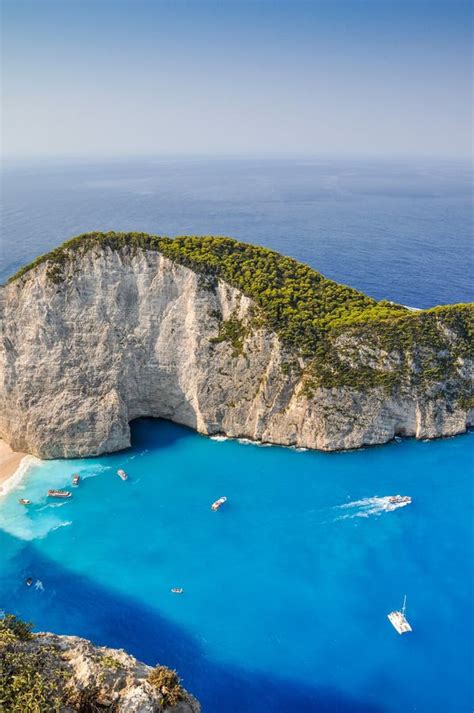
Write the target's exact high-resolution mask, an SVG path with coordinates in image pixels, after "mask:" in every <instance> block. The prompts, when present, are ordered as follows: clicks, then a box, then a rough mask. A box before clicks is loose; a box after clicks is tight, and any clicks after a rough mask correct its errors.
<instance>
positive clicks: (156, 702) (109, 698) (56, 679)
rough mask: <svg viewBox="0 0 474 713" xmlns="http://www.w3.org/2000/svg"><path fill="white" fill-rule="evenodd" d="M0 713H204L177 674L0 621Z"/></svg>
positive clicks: (120, 653)
mask: <svg viewBox="0 0 474 713" xmlns="http://www.w3.org/2000/svg"><path fill="white" fill-rule="evenodd" d="M0 710H1V711H5V713H6V712H7V711H11V712H12V713H74V711H77V712H78V713H79V712H81V711H82V712H83V713H85V711H110V712H111V713H112V711H113V713H165V712H166V713H200V710H201V707H200V705H199V703H198V702H197V701H196V699H195V698H193V696H191V695H190V694H189V693H188V692H187V691H185V690H184V688H182V686H181V684H180V682H179V678H178V676H177V674H176V672H174V671H171V670H170V669H169V668H166V667H165V666H156V667H155V668H152V667H151V666H147V665H146V664H144V663H141V662H140V661H137V660H136V659H135V658H133V656H130V655H129V654H127V653H125V651H122V650H118V649H109V648H106V647H105V646H94V645H93V644H92V643H91V642H90V641H87V640H86V639H81V638H79V637H78V636H58V635H56V634H33V633H32V632H31V626H30V625H29V624H26V623H25V622H22V621H21V620H19V619H17V618H16V617H14V616H12V615H7V616H6V617H4V618H2V619H0Z"/></svg>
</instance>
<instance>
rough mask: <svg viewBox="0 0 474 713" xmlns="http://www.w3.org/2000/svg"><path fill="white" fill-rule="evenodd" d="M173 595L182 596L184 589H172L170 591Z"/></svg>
mask: <svg viewBox="0 0 474 713" xmlns="http://www.w3.org/2000/svg"><path fill="white" fill-rule="evenodd" d="M171 591H172V592H173V594H182V593H183V592H184V589H183V588H182V587H173V589H172V590H171Z"/></svg>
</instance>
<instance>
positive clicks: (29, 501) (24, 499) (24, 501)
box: [18, 498, 31, 505]
mask: <svg viewBox="0 0 474 713" xmlns="http://www.w3.org/2000/svg"><path fill="white" fill-rule="evenodd" d="M18 502H19V503H20V505H29V504H30V503H31V500H28V498H20V499H19V501H18Z"/></svg>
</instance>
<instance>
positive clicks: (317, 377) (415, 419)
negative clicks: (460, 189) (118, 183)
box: [0, 233, 474, 458]
mask: <svg viewBox="0 0 474 713" xmlns="http://www.w3.org/2000/svg"><path fill="white" fill-rule="evenodd" d="M473 312H474V309H473V305H465V304H461V305H448V306H444V307H436V308H433V309H429V310H419V311H413V310H409V309H407V308H405V307H402V306H400V305H394V304H392V303H390V302H386V301H382V302H377V301H376V300H374V299H372V298H370V297H368V296H366V295H364V294H362V293H361V292H358V291H357V290H354V289H352V288H350V287H346V286H344V285H339V284H338V283H336V282H333V281H331V280H328V279H327V278H325V277H324V276H322V275H321V274H319V273H318V272H316V271H315V270H312V269H311V268H309V267H308V266H306V265H303V264H301V263H298V262H296V261H295V260H292V259H291V258H287V257H283V256H281V255H279V254H278V253H275V252H273V251H270V250H267V249H264V248H259V247H256V246H252V245H248V244H245V243H240V242H237V241H234V240H231V239H230V238H214V237H180V238H174V239H170V238H162V237H157V236H150V235H145V234H141V233H131V234H125V233H105V234H103V233H90V234H87V235H83V236H79V237H77V238H74V239H72V240H70V241H68V242H66V243H64V245H62V246H61V247H60V248H57V249H56V250H54V251H53V252H52V253H49V254H47V255H45V256H42V257H41V258H38V259H37V260H36V261H35V262H34V263H32V264H31V265H29V266H26V267H25V268H23V269H22V270H20V271H19V273H17V275H15V276H14V277H13V278H12V279H11V280H10V281H9V283H8V284H7V285H5V286H3V287H2V288H1V289H0V318H1V344H0V437H2V438H4V439H5V441H7V442H8V443H9V444H10V445H11V446H12V448H14V449H15V450H17V451H24V452H27V453H32V454H34V455H37V456H39V457H41V458H60V457H73V456H87V455H93V454H100V453H104V452H110V451H115V450H118V449H121V448H125V447H127V446H128V445H129V444H130V426H129V424H130V422H131V421H132V420H133V419H135V418H138V417H140V416H153V417H160V418H166V419H170V420H172V421H175V422H176V423H181V424H185V425H187V426H189V427H191V428H194V429H196V430H197V431H199V432H200V433H203V434H225V435H227V436H230V437H245V438H249V439H253V440H256V441H262V442H267V443H274V444H283V445H295V446H299V447H306V448H316V449H323V450H338V449H347V448H356V447H359V446H363V445H365V444H376V443H384V442H386V441H389V440H390V439H392V438H393V437H394V436H395V435H397V434H398V435H404V436H416V437H417V438H436V437H440V436H447V435H454V434H456V433H461V432H463V431H465V429H466V427H467V425H468V424H469V423H471V422H472V418H473V411H472V406H473V400H472V375H473V361H474V356H473V349H472V335H473V329H472V324H473Z"/></svg>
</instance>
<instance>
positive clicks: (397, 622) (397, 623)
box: [387, 594, 413, 634]
mask: <svg viewBox="0 0 474 713" xmlns="http://www.w3.org/2000/svg"><path fill="white" fill-rule="evenodd" d="M406 608H407V595H406V594H405V596H404V597H403V606H402V610H401V611H391V612H390V614H387V618H388V620H389V622H390V623H391V625H392V626H393V628H394V629H396V631H398V633H399V634H407V633H408V632H409V631H413V629H412V628H411V626H410V624H409V623H408V621H407V620H406V617H405V611H406Z"/></svg>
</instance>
